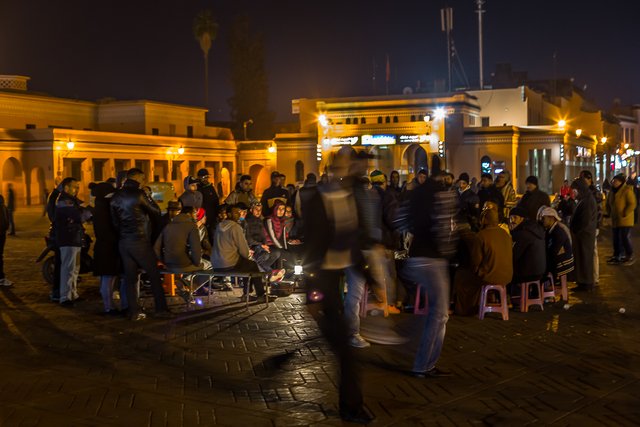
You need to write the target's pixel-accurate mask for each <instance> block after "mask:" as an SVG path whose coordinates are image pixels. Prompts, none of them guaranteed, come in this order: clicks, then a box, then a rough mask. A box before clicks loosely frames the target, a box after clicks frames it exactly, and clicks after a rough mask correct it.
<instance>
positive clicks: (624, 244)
mask: <svg viewBox="0 0 640 427" xmlns="http://www.w3.org/2000/svg"><path fill="white" fill-rule="evenodd" d="M626 181H627V179H626V177H625V176H624V175H623V174H618V175H616V176H614V177H613V179H612V180H611V191H610V192H609V197H607V216H609V217H611V230H612V231H613V256H612V257H611V258H610V259H609V260H608V261H607V263H608V264H625V265H631V264H633V262H634V259H633V246H631V228H632V227H633V222H634V211H635V209H636V204H637V200H636V195H635V194H634V191H633V187H632V186H630V185H629V184H627V183H626Z"/></svg>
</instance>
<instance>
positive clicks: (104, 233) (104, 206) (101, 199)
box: [91, 182, 120, 276]
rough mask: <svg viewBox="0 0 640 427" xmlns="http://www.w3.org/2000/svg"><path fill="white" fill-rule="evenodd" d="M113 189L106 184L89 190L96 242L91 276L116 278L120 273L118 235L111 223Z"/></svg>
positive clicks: (103, 183) (100, 184)
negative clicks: (92, 200) (92, 205)
mask: <svg viewBox="0 0 640 427" xmlns="http://www.w3.org/2000/svg"><path fill="white" fill-rule="evenodd" d="M114 192H115V188H113V186H112V185H111V184H110V183H108V182H101V183H99V184H96V185H95V187H93V189H91V195H92V196H93V197H94V198H95V199H94V200H95V202H94V204H95V208H94V209H93V219H92V222H93V232H94V234H95V236H96V241H95V244H94V246H93V275H94V276H117V275H118V274H119V273H120V256H119V253H118V234H117V233H116V230H115V228H114V227H113V221H111V210H110V207H109V206H110V204H111V197H112V196H109V195H113V193H114Z"/></svg>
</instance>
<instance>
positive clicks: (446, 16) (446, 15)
mask: <svg viewBox="0 0 640 427" xmlns="http://www.w3.org/2000/svg"><path fill="white" fill-rule="evenodd" d="M440 21H441V23H442V32H445V33H447V66H448V68H449V92H451V30H453V9H452V8H450V7H445V8H443V9H440Z"/></svg>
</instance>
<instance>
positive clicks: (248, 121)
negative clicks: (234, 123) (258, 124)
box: [242, 119, 253, 141]
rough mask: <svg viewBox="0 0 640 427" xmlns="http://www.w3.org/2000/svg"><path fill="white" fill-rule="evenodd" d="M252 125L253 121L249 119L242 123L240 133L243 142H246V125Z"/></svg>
mask: <svg viewBox="0 0 640 427" xmlns="http://www.w3.org/2000/svg"><path fill="white" fill-rule="evenodd" d="M252 124H253V119H249V120H245V121H244V122H242V131H243V134H244V140H245V141H246V140H247V125H252Z"/></svg>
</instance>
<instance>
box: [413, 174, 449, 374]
mask: <svg viewBox="0 0 640 427" xmlns="http://www.w3.org/2000/svg"><path fill="white" fill-rule="evenodd" d="M433 169H434V174H433V175H432V177H431V178H430V179H429V180H428V181H427V182H426V183H424V184H423V185H420V186H418V187H417V188H416V189H414V190H413V193H412V194H411V200H410V208H409V216H410V221H411V232H412V234H413V242H412V243H411V247H410V249H409V259H407V261H406V264H405V270H404V275H405V277H406V278H407V279H409V280H411V281H412V282H414V283H416V284H417V285H418V286H422V287H423V288H424V290H425V293H426V294H427V295H428V296H429V298H428V303H429V312H428V314H427V316H426V319H425V325H424V330H423V332H422V337H421V339H420V343H419V344H418V351H417V352H416V356H415V359H414V362H413V369H412V370H411V372H410V374H411V375H412V376H414V377H418V378H429V377H440V376H448V375H450V374H449V372H447V371H444V370H442V369H440V368H437V367H436V363H437V362H438V359H439V358H440V353H441V352H442V346H443V344H444V336H445V331H446V325H447V320H449V300H450V295H451V293H450V279H449V261H448V258H449V257H450V256H452V255H453V254H454V253H455V249H456V247H457V234H455V233H456V232H455V230H454V227H452V224H453V223H454V221H453V217H454V215H455V212H456V208H457V206H456V205H457V200H456V195H455V193H453V192H451V191H447V190H446V188H445V185H444V174H443V173H442V172H440V171H439V170H438V169H437V168H435V167H434V168H433Z"/></svg>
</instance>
